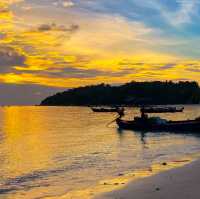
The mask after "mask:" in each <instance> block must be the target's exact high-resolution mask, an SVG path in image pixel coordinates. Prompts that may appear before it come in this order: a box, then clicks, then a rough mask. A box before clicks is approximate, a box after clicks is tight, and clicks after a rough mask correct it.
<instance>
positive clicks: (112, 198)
mask: <svg viewBox="0 0 200 199" xmlns="http://www.w3.org/2000/svg"><path fill="white" fill-rule="evenodd" d="M197 158H199V154H194V156H185V157H182V158H180V159H176V160H174V161H169V162H160V163H155V164H153V165H151V166H150V167H149V168H143V169H139V170H135V171H133V172H129V173H124V174H123V173H121V174H119V175H118V176H116V177H111V178H107V179H104V180H102V181H99V182H98V183H97V184H95V185H94V186H90V187H88V188H85V189H79V190H73V191H70V192H68V193H65V194H61V195H59V196H50V197H44V198H43V199H80V198H81V199H143V197H136V198H135V197H134V198H133V197H132V191H131V190H132V188H131V189H129V187H132V185H133V186H135V185H137V184H138V183H141V182H143V181H144V182H145V181H146V179H151V178H154V177H155V176H159V175H161V174H162V175H163V174H165V173H166V172H169V171H172V170H174V169H178V170H179V169H181V168H183V167H185V166H187V165H190V164H192V163H193V162H196V161H198V160H197ZM199 165H200V158H199ZM127 190H128V194H127V193H125V194H124V192H127ZM119 195H121V196H120V197H119ZM129 195H130V197H128V196H129ZM134 195H135V194H134ZM147 198H148V199H151V197H147ZM144 199H146V198H144ZM152 199H154V198H152ZM159 199H160V198H159ZM162 199H164V198H162ZM170 199H171V198H170ZM187 199H189V198H187ZM192 199H193V198H192ZM198 199H199V198H198Z"/></svg>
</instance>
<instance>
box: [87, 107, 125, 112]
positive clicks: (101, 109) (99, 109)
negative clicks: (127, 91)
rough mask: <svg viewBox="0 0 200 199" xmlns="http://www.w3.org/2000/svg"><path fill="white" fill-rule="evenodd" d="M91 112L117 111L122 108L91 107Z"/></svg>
mask: <svg viewBox="0 0 200 199" xmlns="http://www.w3.org/2000/svg"><path fill="white" fill-rule="evenodd" d="M91 109H92V110H93V112H103V113H107V112H119V111H120V110H123V108H121V107H91Z"/></svg>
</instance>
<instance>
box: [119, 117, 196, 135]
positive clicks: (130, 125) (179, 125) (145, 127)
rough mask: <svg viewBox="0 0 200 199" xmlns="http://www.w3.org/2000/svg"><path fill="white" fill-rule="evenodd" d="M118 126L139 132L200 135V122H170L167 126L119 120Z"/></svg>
mask: <svg viewBox="0 0 200 199" xmlns="http://www.w3.org/2000/svg"><path fill="white" fill-rule="evenodd" d="M116 123H117V125H118V126H119V128H120V129H128V130H139V131H188V132H199V133H200V121H199V120H186V121H168V122H166V123H165V124H148V123H137V122H135V121H126V120H121V119H117V120H116Z"/></svg>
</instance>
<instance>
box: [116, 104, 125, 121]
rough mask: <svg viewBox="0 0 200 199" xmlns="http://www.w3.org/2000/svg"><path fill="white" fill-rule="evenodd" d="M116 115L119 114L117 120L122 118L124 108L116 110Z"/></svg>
mask: <svg viewBox="0 0 200 199" xmlns="http://www.w3.org/2000/svg"><path fill="white" fill-rule="evenodd" d="M117 113H118V114H119V119H120V118H122V117H123V116H124V107H121V108H118V109H117Z"/></svg>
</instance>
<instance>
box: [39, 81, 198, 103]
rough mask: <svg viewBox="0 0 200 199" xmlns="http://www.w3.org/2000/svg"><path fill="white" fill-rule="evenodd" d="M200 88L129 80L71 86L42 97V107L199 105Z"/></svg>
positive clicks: (195, 85) (190, 84)
mask: <svg viewBox="0 0 200 199" xmlns="http://www.w3.org/2000/svg"><path fill="white" fill-rule="evenodd" d="M199 103H200V87H199V85H198V83H197V82H194V81H192V82H191V81H179V82H173V81H164V82H161V81H152V82H135V81H132V82H129V83H126V84H123V85H117V86H116V85H108V84H99V85H91V86H84V87H78V88H72V89H68V90H66V91H64V92H60V93H57V94H55V95H53V96H49V97H47V98H46V99H44V100H42V102H41V103H40V105H41V106H90V105H91V106H100V105H108V106H111V105H112V106H113V105H124V106H132V105H141V104H144V105H145V104H146V105H147V104H148V105H150V104H154V105H158V104H160V105H165V104H199Z"/></svg>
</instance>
